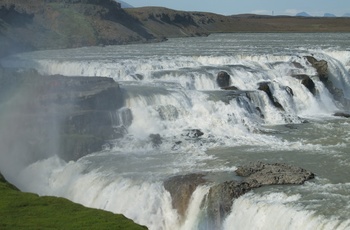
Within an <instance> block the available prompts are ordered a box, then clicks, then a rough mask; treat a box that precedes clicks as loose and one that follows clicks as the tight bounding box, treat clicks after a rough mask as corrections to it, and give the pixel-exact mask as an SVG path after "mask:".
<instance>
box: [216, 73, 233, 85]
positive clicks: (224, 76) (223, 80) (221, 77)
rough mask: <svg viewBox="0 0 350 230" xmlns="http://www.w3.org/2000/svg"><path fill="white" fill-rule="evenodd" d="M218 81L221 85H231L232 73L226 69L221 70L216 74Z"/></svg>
mask: <svg viewBox="0 0 350 230" xmlns="http://www.w3.org/2000/svg"><path fill="white" fill-rule="evenodd" d="M216 83H217V84H218V86H219V87H221V88H225V87H229V86H230V84H231V80H230V75H229V74H228V73H227V72H225V71H220V72H219V73H218V75H217V76H216Z"/></svg>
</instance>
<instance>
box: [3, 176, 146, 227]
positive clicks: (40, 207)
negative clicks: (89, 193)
mask: <svg viewBox="0 0 350 230" xmlns="http://www.w3.org/2000/svg"><path fill="white" fill-rule="evenodd" d="M0 229H2V230H4V229H123V230H124V229H135V230H137V229H147V228H146V227H143V226H140V225H137V224H135V223H134V222H133V221H131V220H129V219H127V218H126V217H124V216H123V215H116V214H113V213H110V212H106V211H103V210H97V209H92V208H86V207H84V206H82V205H79V204H75V203H73V202H71V201H69V200H67V199H64V198H57V197H39V196H38V195H35V194H31V193H23V192H20V191H19V190H17V189H16V188H15V187H14V186H13V185H11V184H9V183H7V182H6V181H5V180H4V178H3V177H2V176H1V174H0Z"/></svg>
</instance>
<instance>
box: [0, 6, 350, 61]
mask: <svg viewBox="0 0 350 230" xmlns="http://www.w3.org/2000/svg"><path fill="white" fill-rule="evenodd" d="M298 15H301V16H303V17H300V16H299V17H292V16H267V15H254V14H243V15H233V16H224V15H220V14H214V13H206V12H188V11H177V10H172V9H167V8H162V7H140V8H124V9H123V8H122V7H121V4H120V3H118V2H116V1H115V0H31V1H26V0H6V1H4V0H3V1H1V0H0V58H1V57H3V56H6V55H8V54H10V53H14V52H22V51H29V50H40V49H62V48H74V47H82V46H97V45H118V44H127V43H142V42H154V41H162V40H164V39H166V38H171V37H190V36H207V35H209V34H211V33H232V32H350V28H349V24H350V19H349V18H345V17H338V18H327V17H312V20H310V15H309V14H307V13H305V12H304V13H300V14H298Z"/></svg>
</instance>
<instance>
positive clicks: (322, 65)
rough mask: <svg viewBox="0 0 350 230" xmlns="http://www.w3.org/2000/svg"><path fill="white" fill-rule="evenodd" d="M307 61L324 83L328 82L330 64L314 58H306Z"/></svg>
mask: <svg viewBox="0 0 350 230" xmlns="http://www.w3.org/2000/svg"><path fill="white" fill-rule="evenodd" d="M305 58H306V60H307V61H308V62H309V63H310V64H311V65H312V67H314V68H315V69H316V71H317V74H318V76H319V78H320V80H321V81H322V82H325V81H327V80H328V63H327V61H325V60H319V61H318V60H317V59H316V58H314V57H312V56H305Z"/></svg>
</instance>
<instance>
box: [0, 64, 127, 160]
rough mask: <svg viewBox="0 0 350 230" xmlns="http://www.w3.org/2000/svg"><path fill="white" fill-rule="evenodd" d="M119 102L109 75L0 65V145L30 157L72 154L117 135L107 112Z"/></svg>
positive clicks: (94, 147) (116, 87)
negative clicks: (74, 74)
mask: <svg viewBox="0 0 350 230" xmlns="http://www.w3.org/2000/svg"><path fill="white" fill-rule="evenodd" d="M122 105H123V99H122V92H121V90H120V88H119V85H118V84H117V83H116V82H115V81H114V80H113V79H111V78H105V77H65V76H60V75H55V76H42V75H40V74H38V73H37V72H36V71H32V70H30V71H15V70H8V69H0V127H1V129H0V147H1V149H2V150H4V152H7V153H8V154H18V152H21V153H25V154H26V157H23V154H22V155H21V158H25V159H28V160H31V161H35V160H39V159H42V158H46V157H47V156H51V155H54V154H57V155H59V156H60V157H61V158H62V159H64V160H67V161H69V160H76V159H78V158H80V157H82V156H84V155H87V154H89V153H92V152H95V151H100V150H102V146H103V145H104V144H105V143H106V141H108V140H110V139H113V138H116V137H118V136H119V135H120V133H118V132H117V130H115V128H113V122H114V121H113V117H114V116H115V114H116V111H117V109H118V108H120V107H122ZM13 146H16V148H13ZM27 163H30V162H27Z"/></svg>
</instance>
